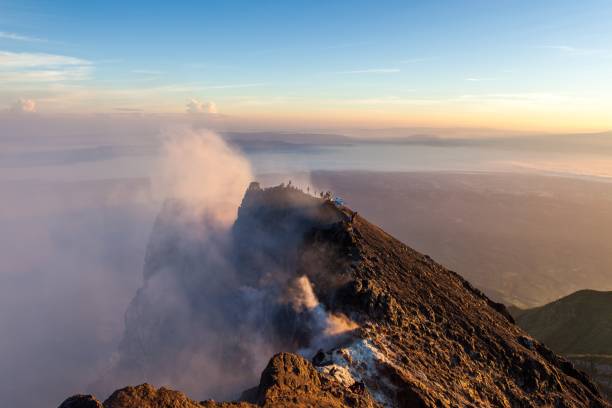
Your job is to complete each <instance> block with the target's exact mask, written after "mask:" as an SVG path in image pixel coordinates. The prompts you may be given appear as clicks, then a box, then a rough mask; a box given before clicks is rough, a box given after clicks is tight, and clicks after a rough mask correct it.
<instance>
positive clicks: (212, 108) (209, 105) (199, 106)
mask: <svg viewBox="0 0 612 408" xmlns="http://www.w3.org/2000/svg"><path fill="white" fill-rule="evenodd" d="M187 113H212V114H214V113H218V111H217V105H216V104H215V103H214V102H205V101H198V100H197V99H191V100H190V101H189V102H188V103H187Z"/></svg>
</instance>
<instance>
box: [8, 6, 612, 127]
mask: <svg viewBox="0 0 612 408" xmlns="http://www.w3.org/2000/svg"><path fill="white" fill-rule="evenodd" d="M126 3H128V4H126ZM158 3H159V4H158ZM162 3H163V4H162ZM610 21H612V2H611V1H608V0H600V1H588V2H576V1H537V2H530V1H467V2H451V1H447V2H433V1H427V2H426V1H423V2H414V1H413V2H409V1H386V2H372V1H351V2H349V1H333V2H332V1H276V2H272V1H218V2H207V1H193V2H187V1H184V2H174V3H167V2H150V1H149V2H138V1H132V2H113V1H107V2H75V1H47V2H30V1H23V0H21V1H5V0H0V53H1V54H0V83H2V86H1V87H0V107H2V106H5V107H8V108H11V107H13V108H14V107H15V106H16V107H17V109H19V108H20V107H21V106H22V105H24V103H25V102H27V101H30V102H32V103H33V104H34V106H35V108H33V109H36V110H37V111H38V112H39V113H43V112H46V113H58V112H59V113H66V112H69V113H92V112H113V111H116V110H142V111H144V112H147V113H174V114H176V113H184V112H185V111H186V110H189V111H192V112H200V111H204V112H210V113H221V114H225V115H229V116H236V117H253V118H259V119H260V120H262V121H270V122H291V121H300V120H302V121H308V120H319V121H323V122H328V123H337V124H338V125H344V126H346V125H351V124H353V123H354V124H355V125H358V126H362V125H368V124H369V125H371V126H383V125H389V126H408V125H439V126H491V127H508V128H525V129H530V128H533V129H536V128H537V129H548V128H550V129H565V128H567V129H568V130H569V129H576V130H578V129H592V130H598V129H601V130H603V129H606V128H612V119H610V118H608V116H610V117H612V115H610V114H609V113H608V112H612V96H610V95H612V28H611V27H612V24H610ZM18 101H21V102H18ZM16 104H17V105H16ZM24 109H26V110H28V107H27V106H25V108H24ZM30 110H32V109H30Z"/></svg>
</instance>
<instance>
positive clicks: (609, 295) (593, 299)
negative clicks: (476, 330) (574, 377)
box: [513, 290, 612, 400]
mask: <svg viewBox="0 0 612 408" xmlns="http://www.w3.org/2000/svg"><path fill="white" fill-rule="evenodd" d="M513 314H514V316H515V317H516V319H517V323H518V325H519V326H520V327H522V328H523V329H524V330H525V331H527V332H528V333H530V334H531V335H532V336H534V337H535V338H537V339H538V340H540V341H542V342H544V343H546V344H547V345H548V346H550V348H551V349H553V350H554V351H555V352H557V353H560V354H562V355H564V356H565V357H567V358H568V359H569V360H571V361H572V362H573V363H574V364H575V365H576V366H578V367H580V368H581V369H582V370H584V371H586V372H588V373H589V374H590V375H591V376H592V377H593V379H595V380H596V382H597V383H598V385H599V386H600V388H601V390H602V391H603V392H604V393H605V394H606V396H607V397H608V399H610V400H612V292H598V291H594V290H581V291H579V292H576V293H573V294H571V295H569V296H565V297H563V298H561V299H559V300H556V301H554V302H552V303H549V304H547V305H544V306H541V307H536V308H533V309H527V310H518V309H515V310H514V311H513Z"/></svg>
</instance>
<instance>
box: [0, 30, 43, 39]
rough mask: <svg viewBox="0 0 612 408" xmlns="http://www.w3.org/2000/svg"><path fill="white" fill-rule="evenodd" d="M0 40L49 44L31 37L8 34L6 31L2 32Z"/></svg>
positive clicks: (0, 32)
mask: <svg viewBox="0 0 612 408" xmlns="http://www.w3.org/2000/svg"><path fill="white" fill-rule="evenodd" d="M0 39H5V40H13V41H25V42H47V40H45V39H43V38H36V37H30V36H27V35H21V34H17V33H7V32H6V31H0Z"/></svg>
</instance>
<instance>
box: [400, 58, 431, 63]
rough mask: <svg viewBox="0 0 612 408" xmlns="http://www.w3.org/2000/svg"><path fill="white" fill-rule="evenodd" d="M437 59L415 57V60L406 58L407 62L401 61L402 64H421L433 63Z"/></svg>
mask: <svg viewBox="0 0 612 408" xmlns="http://www.w3.org/2000/svg"><path fill="white" fill-rule="evenodd" d="M435 59H437V58H435V57H415V58H406V59H405V60H401V61H400V64H417V63H419V62H427V61H433V60H435Z"/></svg>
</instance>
